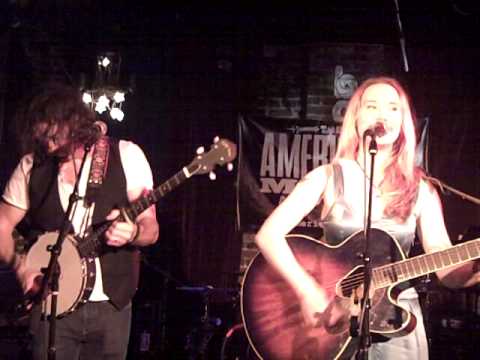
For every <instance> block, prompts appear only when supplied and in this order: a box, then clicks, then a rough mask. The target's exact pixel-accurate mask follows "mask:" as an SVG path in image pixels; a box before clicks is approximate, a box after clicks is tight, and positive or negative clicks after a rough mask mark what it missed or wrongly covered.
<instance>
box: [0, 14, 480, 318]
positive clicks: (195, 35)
mask: <svg viewBox="0 0 480 360" xmlns="http://www.w3.org/2000/svg"><path fill="white" fill-rule="evenodd" d="M78 16H79V17H80V19H86V18H87V14H83V13H80V14H78ZM110 16H113V15H110ZM57 20H58V22H57V23H56V24H57V27H55V22H52V23H49V24H42V23H41V22H33V23H24V24H22V26H19V27H9V28H6V29H4V30H3V32H2V33H0V47H1V48H0V138H1V144H0V146H1V149H0V150H1V151H0V183H1V185H2V186H3V185H4V183H5V181H6V179H7V177H8V175H9V173H10V171H11V170H12V168H13V166H14V165H15V163H16V161H17V159H18V157H17V155H16V153H15V151H14V149H15V146H16V141H15V140H14V132H15V124H14V123H13V121H12V119H13V114H14V112H15V109H16V108H17V107H18V106H19V105H20V104H21V103H22V102H23V101H24V99H25V97H26V96H28V95H30V94H31V93H32V92H34V91H35V89H36V88H37V87H38V86H41V85H43V84H45V83H46V82H48V81H51V80H55V81H63V82H67V83H70V84H73V85H75V84H78V83H79V79H80V74H81V73H83V74H86V78H87V81H90V80H91V79H92V77H93V70H94V63H93V62H94V59H95V56H96V53H97V52H98V51H100V50H106V49H113V50H118V51H120V52H121V54H122V57H123V64H122V81H124V82H125V83H128V84H130V85H133V86H132V87H133V92H132V93H130V94H127V97H126V99H127V100H126V106H125V108H124V110H125V112H126V117H125V119H124V121H123V122H122V123H114V122H113V121H111V120H108V119H105V120H106V121H107V122H108V125H109V134H110V135H112V136H117V137H124V138H127V139H129V140H133V141H135V142H137V143H138V144H140V145H141V146H142V147H143V149H144V150H145V152H146V154H147V157H148V158H149V160H150V163H151V166H152V169H153V173H154V179H155V183H156V184H157V185H159V184H161V183H162V182H163V181H165V180H166V179H168V178H169V177H170V176H172V175H173V174H174V173H176V172H177V171H179V170H180V169H181V167H183V166H184V165H186V164H188V163H189V162H190V161H191V160H192V158H193V156H194V154H195V150H196V148H197V147H198V146H201V145H204V146H206V147H207V148H208V146H209V145H210V144H211V142H212V139H213V137H214V136H217V135H218V136H221V137H227V138H230V139H232V140H233V141H235V142H238V138H237V136H238V131H237V125H238V124H237V121H238V119H239V116H240V115H242V116H246V115H248V116H259V115H262V116H273V117H275V116H276V117H290V118H295V117H298V118H306V119H313V120H315V119H317V120H322V121H331V120H332V118H331V111H332V108H333V107H334V106H335V104H336V102H337V101H338V100H339V98H338V97H335V94H334V92H333V87H332V84H333V83H334V81H335V77H336V76H338V73H337V75H336V72H335V69H336V66H337V65H341V66H342V71H343V72H344V73H347V74H351V75H353V76H354V77H355V78H356V79H358V80H359V81H361V80H363V79H365V78H366V77H368V76H370V75H380V74H387V75H394V76H396V77H398V78H399V79H400V80H401V81H402V82H403V83H404V84H405V85H406V87H407V88H408V89H409V91H410V93H411V95H412V98H413V104H414V107H415V109H416V111H417V115H418V116H419V117H421V118H425V117H428V118H429V119H430V129H429V130H430V131H429V143H428V153H427V161H428V165H427V170H428V171H429V173H430V174H431V175H432V176H435V177H437V178H439V179H440V180H442V181H445V182H446V183H447V184H449V185H451V186H453V187H455V188H458V189H460V190H462V191H464V192H466V193H469V194H471V195H473V196H477V197H478V196H480V188H479V187H480V185H479V183H480V181H479V180H480V163H479V161H480V160H479V158H480V157H479V154H480V149H479V146H480V141H479V140H480V139H479V133H480V122H478V121H477V117H478V114H479V110H480V109H479V102H478V84H477V83H478V80H477V79H478V76H479V75H480V70H479V68H478V65H477V63H476V59H478V58H479V55H480V54H479V50H477V48H476V47H474V46H471V45H470V44H468V43H462V44H461V45H456V44H455V43H452V42H444V43H440V44H439V43H438V42H435V43H434V42H426V41H424V42H423V43H422V42H421V41H417V42H415V41H414V39H412V37H410V39H411V40H412V41H411V43H409V46H408V47H407V54H408V60H409V65H410V71H409V72H408V73H407V72H405V71H404V69H403V57H402V54H401V51H400V48H399V46H398V45H397V42H396V41H392V39H391V38H389V39H388V41H385V42H382V41H373V40H371V38H368V37H367V38H364V39H358V37H357V39H355V40H356V41H353V42H352V41H343V39H349V40H351V38H352V36H350V37H349V36H345V37H343V36H342V34H338V33H336V34H335V36H334V37H333V38H332V39H333V40H330V39H328V32H325V33H323V34H322V35H321V36H318V39H319V40H318V39H315V38H314V36H313V34H312V35H311V36H309V37H303V38H298V37H297V36H295V35H296V33H294V32H293V31H292V29H291V28H287V29H286V34H287V35H288V36H287V35H285V36H282V34H283V33H282V32H279V33H277V34H276V35H277V36H267V35H265V34H263V33H262V32H260V31H257V30H258V27H256V26H257V25H256V24H254V22H253V21H252V26H251V27H248V26H245V24H242V26H243V27H235V26H232V28H228V29H225V28H222V30H221V31H215V29H213V30H212V28H209V27H206V28H205V29H202V31H199V30H198V29H196V30H192V29H191V28H189V27H188V26H186V25H185V23H182V22H181V20H178V19H177V20H176V21H174V20H171V23H168V21H167V20H165V19H164V20H163V22H160V24H161V25H163V26H160V25H159V26H156V25H155V23H154V21H150V22H146V23H143V25H136V26H134V27H132V28H130V29H126V28H125V25H123V28H122V24H120V25H118V27H117V28H115V27H112V28H113V30H112V28H109V29H105V28H102V27H101V26H100V27H95V26H97V25H98V23H97V24H90V25H89V26H86V27H84V28H83V29H82V30H78V29H77V30H74V29H73V25H70V24H69V21H67V20H66V17H65V14H59V15H58V16H57ZM130 21H132V20H131V19H130ZM337 21H339V20H337ZM332 22H333V20H332ZM99 23H100V21H99ZM167 23H168V27H166V26H165V24H167ZM355 24H356V25H358V20H357V22H356V23H355ZM382 24H383V23H382ZM237 25H238V24H237ZM343 25H344V26H345V24H343ZM383 25H385V24H383ZM142 26H143V27H142ZM278 26H280V25H278ZM96 29H97V30H98V31H95V30H96ZM122 29H123V30H122ZM102 30H108V31H107V32H106V33H105V35H103V36H100V33H101V32H102ZM325 30H327V29H326V28H325ZM353 30H355V29H353V28H352V29H350V31H351V32H353ZM278 34H280V35H279V36H278ZM107 35H110V37H108V36H107ZM297 35H298V34H297ZM80 40H81V41H80ZM375 40H378V37H377V38H375ZM394 40H396V39H395V38H394ZM80 43H81V44H82V45H81V46H80V45H79V44H80ZM407 44H408V43H407ZM275 111H277V113H275ZM275 114H276V115H275ZM235 164H236V163H235ZM236 175H237V174H236V169H235V170H234V171H233V172H227V171H226V170H225V169H224V168H222V169H218V171H217V180H215V181H210V180H209V179H208V176H195V177H193V178H191V179H189V180H188V181H187V182H186V183H185V184H183V185H182V186H181V187H180V188H178V189H176V190H175V191H174V192H172V193H171V194H169V195H168V196H167V197H166V198H165V199H163V200H162V201H161V202H160V203H159V204H158V206H157V210H158V218H159V222H160V225H161V235H160V236H161V238H160V241H159V242H158V244H156V245H155V246H154V247H152V248H149V249H145V250H144V259H145V261H144V263H143V273H142V284H141V288H140V289H139V293H138V299H139V300H140V301H142V302H145V301H147V302H148V301H154V300H155V301H160V302H161V301H162V299H163V296H164V293H165V292H166V290H165V289H166V288H168V289H172V288H176V287H185V286H203V285H212V286H214V287H216V288H222V289H226V290H227V291H228V290H229V289H232V288H236V287H237V286H238V280H239V275H240V274H239V271H240V260H241V257H242V256H243V255H245V251H246V250H245V249H243V250H242V246H243V247H244V248H245V247H247V245H248V244H247V245H245V244H242V241H243V240H245V239H247V240H245V241H248V239H251V235H252V233H253V232H254V230H255V229H254V228H243V227H242V228H241V229H240V228H239V227H238V218H237V185H236V182H237V178H236ZM442 201H443V203H444V207H445V218H446V222H447V227H448V230H449V232H450V235H451V237H452V240H453V241H454V242H456V241H457V240H458V238H459V236H461V235H462V234H463V233H465V232H466V230H467V229H468V228H471V227H472V226H478V225H479V220H478V219H479V215H480V212H479V208H478V206H477V205H473V204H471V203H470V202H468V201H466V200H463V199H461V198H459V197H458V196H456V195H453V194H451V193H450V194H442ZM242 251H243V253H242ZM242 254H243V255H242ZM250 256H251V255H250ZM456 294H457V295H458V293H456ZM444 295H445V293H442V296H444ZM462 296H463V295H462ZM227 297H228V295H227ZM447 299H450V298H449V297H448V296H447ZM445 301H448V300H445ZM445 301H443V302H445ZM440 302H442V301H440ZM162 306H163V305H162ZM457 306H458V309H459V311H469V312H472V311H473V310H472V307H471V306H470V305H468V304H467V302H466V301H465V302H463V303H459V304H457ZM475 311H476V309H475Z"/></svg>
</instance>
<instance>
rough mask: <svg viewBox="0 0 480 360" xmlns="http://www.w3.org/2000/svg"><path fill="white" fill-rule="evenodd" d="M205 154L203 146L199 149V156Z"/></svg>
mask: <svg viewBox="0 0 480 360" xmlns="http://www.w3.org/2000/svg"><path fill="white" fill-rule="evenodd" d="M204 152H205V148H204V147H203V146H200V147H199V148H198V149H197V155H200V154H203V153H204Z"/></svg>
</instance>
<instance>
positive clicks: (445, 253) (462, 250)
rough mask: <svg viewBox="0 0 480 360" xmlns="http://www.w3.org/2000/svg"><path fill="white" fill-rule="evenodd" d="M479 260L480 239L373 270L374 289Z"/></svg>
mask: <svg viewBox="0 0 480 360" xmlns="http://www.w3.org/2000/svg"><path fill="white" fill-rule="evenodd" d="M478 258H480V239H476V240H472V241H468V242H466V243H463V244H459V245H455V246H452V247H451V248H448V249H445V250H441V251H436V252H433V253H430V254H425V255H420V256H416V257H413V258H411V259H406V260H403V261H399V262H396V263H393V264H388V265H385V266H380V267H377V268H375V269H373V282H374V286H375V288H383V287H386V286H389V285H392V284H395V283H397V282H402V281H407V280H411V279H414V278H417V277H420V276H423V275H427V274H430V273H433V272H435V271H439V270H443V269H446V268H449V267H451V266H455V265H459V264H462V263H466V262H468V261H470V260H474V259H478Z"/></svg>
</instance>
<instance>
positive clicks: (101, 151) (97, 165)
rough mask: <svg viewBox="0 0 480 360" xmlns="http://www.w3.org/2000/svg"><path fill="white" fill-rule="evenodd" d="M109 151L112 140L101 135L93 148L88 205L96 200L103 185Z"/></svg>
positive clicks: (86, 199) (87, 191) (86, 197)
mask: <svg viewBox="0 0 480 360" xmlns="http://www.w3.org/2000/svg"><path fill="white" fill-rule="evenodd" d="M109 151H110V141H109V138H108V136H101V137H100V138H99V139H98V140H97V142H96V143H95V147H94V149H93V154H92V164H91V166H90V174H89V176H88V182H87V190H86V192H85V203H86V205H87V206H90V205H91V204H92V203H93V202H95V200H96V197H97V194H98V192H99V190H100V188H101V187H102V185H103V181H104V180H105V176H106V174H107V167H108V154H109Z"/></svg>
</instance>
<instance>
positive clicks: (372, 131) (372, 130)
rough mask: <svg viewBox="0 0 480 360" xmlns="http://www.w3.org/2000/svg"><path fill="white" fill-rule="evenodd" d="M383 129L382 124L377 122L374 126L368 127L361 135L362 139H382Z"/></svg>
mask: <svg viewBox="0 0 480 360" xmlns="http://www.w3.org/2000/svg"><path fill="white" fill-rule="evenodd" d="M385 133H386V131H385V127H384V126H383V124H382V123H380V122H377V123H375V124H374V125H372V126H370V127H369V128H368V129H367V130H365V132H364V133H363V137H367V136H370V137H372V138H373V137H382V136H383V135H385Z"/></svg>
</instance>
